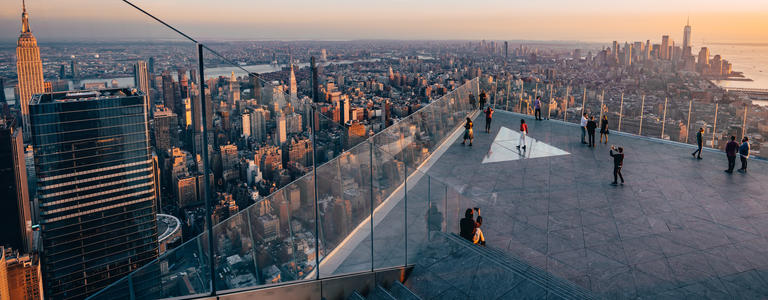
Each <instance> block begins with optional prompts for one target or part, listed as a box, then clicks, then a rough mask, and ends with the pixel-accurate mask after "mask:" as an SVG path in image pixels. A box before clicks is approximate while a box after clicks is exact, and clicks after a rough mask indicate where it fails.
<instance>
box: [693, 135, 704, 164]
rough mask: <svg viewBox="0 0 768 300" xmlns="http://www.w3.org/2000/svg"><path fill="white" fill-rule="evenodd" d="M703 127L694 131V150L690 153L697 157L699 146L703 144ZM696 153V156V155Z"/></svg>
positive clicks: (699, 154) (699, 157)
mask: <svg viewBox="0 0 768 300" xmlns="http://www.w3.org/2000/svg"><path fill="white" fill-rule="evenodd" d="M703 134H704V128H699V131H697V132H696V146H698V148H696V151H693V153H691V155H692V156H693V157H695V158H697V159H701V148H703V146H704V137H703ZM697 154H698V156H696V155H697Z"/></svg>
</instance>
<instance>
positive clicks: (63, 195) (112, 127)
mask: <svg viewBox="0 0 768 300" xmlns="http://www.w3.org/2000/svg"><path fill="white" fill-rule="evenodd" d="M144 100H145V98H144V95H143V93H141V92H139V91H136V90H128V89H107V90H100V91H78V92H60V93H45V94H39V95H35V96H34V97H33V98H32V101H31V102H30V111H31V113H30V116H31V117H30V119H31V124H32V143H33V147H34V157H35V172H36V174H37V179H38V181H37V194H38V197H39V203H40V228H41V234H42V250H43V254H42V259H43V260H42V262H43V267H42V268H43V274H44V288H45V294H46V296H48V297H49V298H51V299H79V298H83V297H84V296H87V295H90V294H92V293H94V292H96V291H98V290H100V289H102V288H104V287H105V286H107V285H108V284H110V283H112V282H114V281H116V280H118V279H120V278H121V277H123V276H125V275H126V274H128V273H129V272H131V271H133V270H135V269H137V268H139V267H140V266H142V265H143V264H145V263H147V262H149V261H151V260H153V259H154V258H156V257H157V253H158V252H157V251H158V249H157V225H156V208H155V197H156V194H155V189H156V186H155V181H154V178H153V177H154V174H153V160H152V154H151V149H150V144H149V135H148V125H147V123H148V121H147V115H148V112H147V111H146V106H145V104H144Z"/></svg>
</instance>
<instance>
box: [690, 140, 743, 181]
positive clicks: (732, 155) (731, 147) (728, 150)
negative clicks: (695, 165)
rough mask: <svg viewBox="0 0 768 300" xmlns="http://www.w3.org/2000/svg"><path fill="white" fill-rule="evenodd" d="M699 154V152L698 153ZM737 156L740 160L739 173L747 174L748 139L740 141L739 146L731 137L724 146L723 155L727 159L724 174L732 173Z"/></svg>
mask: <svg viewBox="0 0 768 300" xmlns="http://www.w3.org/2000/svg"><path fill="white" fill-rule="evenodd" d="M699 153H701V151H699ZM737 154H738V156H739V158H740V159H741V168H739V172H742V173H746V172H747V158H749V138H747V137H744V138H742V139H741V145H739V143H737V142H736V137H735V136H731V141H730V142H728V144H725V155H726V156H727V157H728V169H726V170H725V172H726V173H733V168H734V167H735V166H736V155H737Z"/></svg>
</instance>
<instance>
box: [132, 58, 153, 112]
mask: <svg viewBox="0 0 768 300" xmlns="http://www.w3.org/2000/svg"><path fill="white" fill-rule="evenodd" d="M133 83H134V86H135V87H136V88H137V89H139V90H140V91H141V92H142V93H144V106H145V107H144V110H145V111H148V112H150V114H151V113H152V111H153V109H152V102H150V100H149V94H150V91H149V70H148V68H147V62H146V61H143V60H140V61H137V62H136V64H134V65H133ZM150 114H148V115H147V117H150Z"/></svg>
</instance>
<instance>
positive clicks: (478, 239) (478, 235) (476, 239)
mask: <svg viewBox="0 0 768 300" xmlns="http://www.w3.org/2000/svg"><path fill="white" fill-rule="evenodd" d="M482 225H483V217H481V216H477V221H475V235H474V236H473V237H472V242H473V243H475V244H477V245H481V246H485V236H484V235H483V230H481V229H480V226H482Z"/></svg>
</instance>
